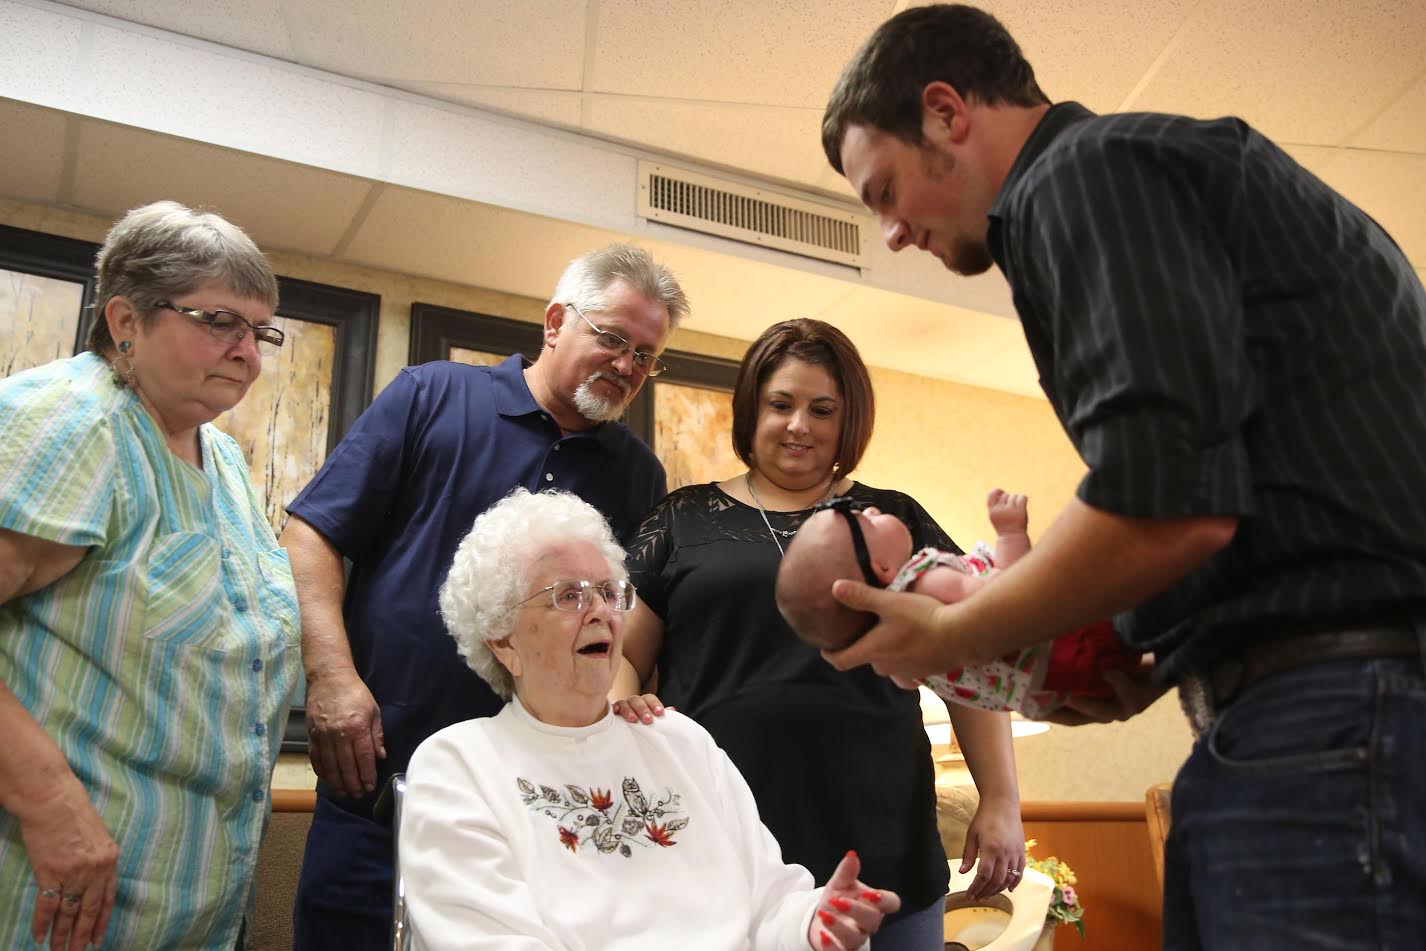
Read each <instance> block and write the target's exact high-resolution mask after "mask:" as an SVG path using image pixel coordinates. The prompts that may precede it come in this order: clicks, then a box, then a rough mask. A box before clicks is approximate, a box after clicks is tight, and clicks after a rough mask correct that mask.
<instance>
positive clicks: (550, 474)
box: [545, 472, 555, 482]
mask: <svg viewBox="0 0 1426 951" xmlns="http://www.w3.org/2000/svg"><path fill="white" fill-rule="evenodd" d="M545 481H546V482H553V481H555V474H554V473H553V472H546V473H545Z"/></svg>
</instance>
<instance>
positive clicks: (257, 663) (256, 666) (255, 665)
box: [253, 658, 262, 673]
mask: <svg viewBox="0 0 1426 951" xmlns="http://www.w3.org/2000/svg"><path fill="white" fill-rule="evenodd" d="M260 670H262V658H258V659H257V660H255V661H253V673H257V672H258V671H260Z"/></svg>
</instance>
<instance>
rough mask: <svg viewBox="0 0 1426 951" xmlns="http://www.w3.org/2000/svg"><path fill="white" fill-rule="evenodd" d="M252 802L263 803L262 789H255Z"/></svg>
mask: <svg viewBox="0 0 1426 951" xmlns="http://www.w3.org/2000/svg"><path fill="white" fill-rule="evenodd" d="M252 801H253V802H262V790H261V789H254V790H253V791H252Z"/></svg>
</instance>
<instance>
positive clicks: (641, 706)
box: [614, 693, 673, 723]
mask: <svg viewBox="0 0 1426 951" xmlns="http://www.w3.org/2000/svg"><path fill="white" fill-rule="evenodd" d="M672 709H673V707H665V706H664V705H663V703H661V702H660V701H659V698H658V697H656V696H654V695H653V694H651V693H643V694H635V695H634V696H632V697H627V698H625V699H623V700H620V701H618V702H617V703H615V704H614V713H615V715H616V716H621V717H623V718H624V719H625V720H628V721H629V722H630V723H639V722H641V721H642V722H643V723H653V722H654V717H661V716H663V714H664V710H672Z"/></svg>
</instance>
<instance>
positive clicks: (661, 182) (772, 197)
mask: <svg viewBox="0 0 1426 951" xmlns="http://www.w3.org/2000/svg"><path fill="white" fill-rule="evenodd" d="M639 215H640V216H641V217H643V218H647V219H649V220H650V221H659V222H662V223H664V224H668V225H676V226H678V227H680V228H688V229H690V230H693V231H702V232H704V233H706V234H716V235H718V236H719V237H723V238H732V239H734V240H735V241H744V242H746V243H748V244H757V245H762V246H763V247H767V248H776V249H778V250H779V251H790V252H792V253H793V254H801V255H804V256H806V257H809V258H817V259H818V260H821V261H831V262H833V263H834V264H847V265H850V266H852V267H862V266H863V264H864V251H865V246H864V242H865V240H866V233H867V220H866V219H865V218H864V217H862V216H860V215H857V214H854V213H852V212H849V211H846V210H844V209H841V208H838V207H836V206H835V205H821V204H817V203H816V202H811V201H804V200H802V199H800V198H790V197H788V196H787V195H780V194H778V193H776V192H771V191H767V190H765V189H761V188H750V187H748V186H746V185H740V184H738V183H736V182H730V181H726V180H724V179H719V178H713V177H711V176H708V175H700V174H698V173H697V172H690V171H687V170H686V169H681V168H672V167H670V166H668V165H660V164H656V163H654V162H640V163H639Z"/></svg>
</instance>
